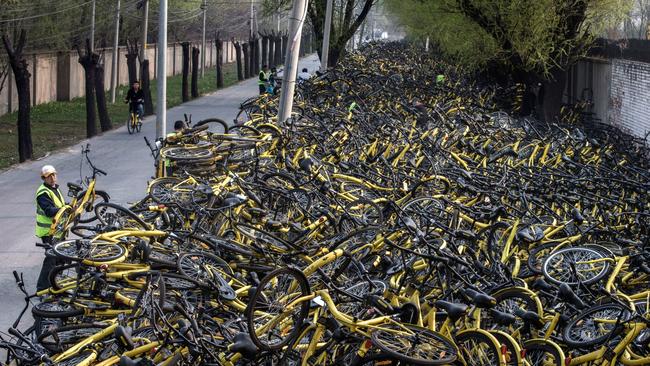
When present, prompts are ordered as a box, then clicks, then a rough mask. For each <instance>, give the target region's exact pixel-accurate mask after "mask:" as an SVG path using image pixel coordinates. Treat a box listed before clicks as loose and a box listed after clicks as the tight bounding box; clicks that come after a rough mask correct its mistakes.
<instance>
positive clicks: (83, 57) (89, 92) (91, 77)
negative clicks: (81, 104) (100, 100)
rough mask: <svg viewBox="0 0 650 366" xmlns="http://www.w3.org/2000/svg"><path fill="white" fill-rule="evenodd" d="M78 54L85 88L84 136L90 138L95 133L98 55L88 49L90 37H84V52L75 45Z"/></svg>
mask: <svg viewBox="0 0 650 366" xmlns="http://www.w3.org/2000/svg"><path fill="white" fill-rule="evenodd" d="M77 53H78V54H79V63H80V64H81V66H82V67H83V69H84V78H85V86H86V87H85V89H86V137H88V138H90V137H93V136H95V135H97V126H96V123H95V120H96V116H97V113H96V110H95V68H96V67H97V62H98V60H99V56H98V55H97V54H96V53H93V52H92V51H91V50H90V39H88V38H86V53H85V54H82V53H81V49H80V48H79V46H77Z"/></svg>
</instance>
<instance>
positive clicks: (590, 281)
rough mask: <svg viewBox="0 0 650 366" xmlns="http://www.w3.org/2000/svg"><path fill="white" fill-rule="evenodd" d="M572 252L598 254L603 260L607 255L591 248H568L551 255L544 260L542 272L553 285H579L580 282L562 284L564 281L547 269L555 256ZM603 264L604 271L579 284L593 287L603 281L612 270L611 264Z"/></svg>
mask: <svg viewBox="0 0 650 366" xmlns="http://www.w3.org/2000/svg"><path fill="white" fill-rule="evenodd" d="M571 250H583V251H591V252H593V253H598V254H599V255H600V256H602V257H603V258H604V257H605V254H603V252H601V251H597V250H595V249H590V248H587V247H568V248H564V249H560V250H558V251H556V252H553V253H552V254H551V255H549V256H548V257H547V258H546V260H544V265H543V267H542V270H543V271H544V277H545V278H546V279H547V280H548V281H550V282H552V283H554V284H556V285H560V284H561V283H566V284H568V285H577V284H578V282H562V281H559V280H558V279H556V278H555V277H554V276H552V275H551V274H550V272H549V271H548V268H547V267H548V266H549V263H550V262H551V259H553V258H554V256H557V255H560V254H563V253H566V252H568V251H571ZM601 263H603V269H601V270H600V272H599V273H598V274H596V275H595V276H593V277H591V278H589V279H586V280H585V281H580V282H579V283H580V284H582V285H591V284H594V283H596V282H598V281H600V280H601V279H603V278H604V277H605V276H606V275H607V273H609V270H610V268H611V266H610V264H609V262H601Z"/></svg>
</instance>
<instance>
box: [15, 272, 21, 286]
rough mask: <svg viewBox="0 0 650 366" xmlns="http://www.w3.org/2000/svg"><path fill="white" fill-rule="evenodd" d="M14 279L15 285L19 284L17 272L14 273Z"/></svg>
mask: <svg viewBox="0 0 650 366" xmlns="http://www.w3.org/2000/svg"><path fill="white" fill-rule="evenodd" d="M14 278H15V279H16V283H20V276H18V272H16V271H14Z"/></svg>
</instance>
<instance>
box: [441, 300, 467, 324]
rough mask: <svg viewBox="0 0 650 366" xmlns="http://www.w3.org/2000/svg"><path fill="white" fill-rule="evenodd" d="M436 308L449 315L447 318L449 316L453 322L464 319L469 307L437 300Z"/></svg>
mask: <svg viewBox="0 0 650 366" xmlns="http://www.w3.org/2000/svg"><path fill="white" fill-rule="evenodd" d="M435 306H436V308H438V309H441V310H444V311H445V312H446V313H447V316H449V318H450V319H451V320H453V321H456V320H458V319H460V318H462V317H463V316H464V315H465V313H466V312H467V305H465V304H456V303H453V302H449V301H445V300H437V301H436V302H435Z"/></svg>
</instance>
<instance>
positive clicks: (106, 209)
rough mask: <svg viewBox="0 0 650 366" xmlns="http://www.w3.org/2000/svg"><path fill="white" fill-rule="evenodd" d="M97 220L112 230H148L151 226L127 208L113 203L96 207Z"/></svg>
mask: <svg viewBox="0 0 650 366" xmlns="http://www.w3.org/2000/svg"><path fill="white" fill-rule="evenodd" d="M95 213H96V215H97V219H99V221H100V222H101V223H102V224H103V225H104V226H106V227H108V228H110V230H126V229H136V230H147V229H148V228H149V225H147V223H145V222H144V221H143V220H142V219H141V218H140V217H138V215H137V214H136V213H135V212H133V211H131V210H129V209H128V208H126V207H122V206H120V205H117V204H115V203H111V202H102V203H99V204H97V205H95Z"/></svg>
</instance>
